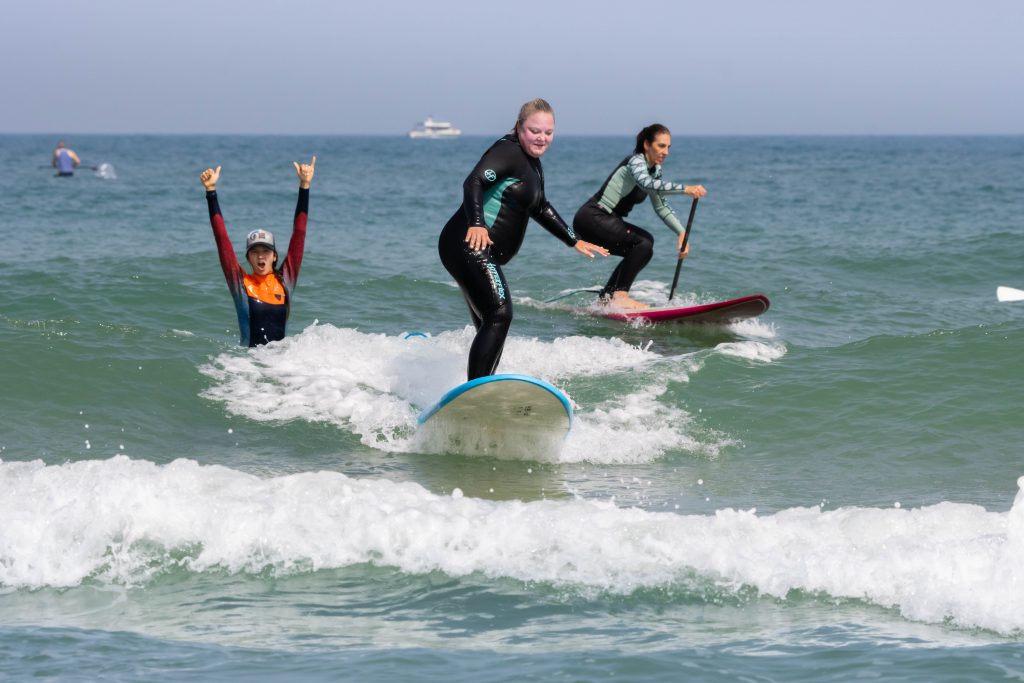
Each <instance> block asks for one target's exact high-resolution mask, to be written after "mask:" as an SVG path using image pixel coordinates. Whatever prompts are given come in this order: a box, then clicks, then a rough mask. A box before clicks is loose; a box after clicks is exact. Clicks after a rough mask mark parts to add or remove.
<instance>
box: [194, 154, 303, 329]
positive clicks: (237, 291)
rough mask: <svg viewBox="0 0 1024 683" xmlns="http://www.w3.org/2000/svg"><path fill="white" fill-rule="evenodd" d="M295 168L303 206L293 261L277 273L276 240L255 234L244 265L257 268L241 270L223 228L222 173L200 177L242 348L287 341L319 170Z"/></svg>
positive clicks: (248, 244)
mask: <svg viewBox="0 0 1024 683" xmlns="http://www.w3.org/2000/svg"><path fill="white" fill-rule="evenodd" d="M293 163H294V164H295V172H296V173H297V174H298V176H299V201H298V203H297V204H296V206H295V219H294V221H293V223H292V237H291V240H290V241H289V242H288V255H287V256H286V257H285V259H284V265H283V266H282V267H281V268H278V267H277V264H278V256H277V246H276V244H275V242H274V235H273V234H272V233H270V232H268V231H266V230H253V231H252V232H250V233H249V234H248V235H247V236H246V240H245V260H246V261H248V262H249V265H250V266H252V273H251V274H250V273H247V272H246V271H245V270H244V269H243V268H242V266H241V265H239V263H238V259H237V258H236V257H235V250H234V248H233V247H232V246H231V240H229V239H228V232H227V229H226V228H225V227H224V217H223V216H221V213H220V204H219V203H218V202H217V181H218V180H219V179H220V169H221V167H220V166H218V167H217V170H216V171H215V170H213V169H212V168H208V169H206V170H205V171H203V172H202V173H200V174H199V180H200V181H201V182H202V183H203V187H205V188H206V205H207V207H208V208H209V210H210V225H211V226H213V238H214V239H215V240H216V241H217V253H218V255H219V256H220V267H221V269H222V270H223V271H224V278H225V279H226V280H227V282H228V289H229V290H230V291H231V297H232V298H233V299H234V300H235V312H236V313H238V328H239V331H240V332H241V338H240V340H239V343H241V344H242V345H243V346H250V347H252V346H259V345H261V344H266V343H268V342H272V341H280V340H281V339H284V335H285V324H286V323H287V322H288V313H289V312H290V310H291V303H292V292H293V291H294V290H295V283H296V281H297V280H298V279H299V267H300V266H301V265H302V252H303V249H304V248H305V245H306V218H307V215H308V214H309V184H310V182H312V180H313V172H314V171H315V170H316V157H313V160H312V162H310V163H308V164H301V165H300V164H299V163H298V162H293Z"/></svg>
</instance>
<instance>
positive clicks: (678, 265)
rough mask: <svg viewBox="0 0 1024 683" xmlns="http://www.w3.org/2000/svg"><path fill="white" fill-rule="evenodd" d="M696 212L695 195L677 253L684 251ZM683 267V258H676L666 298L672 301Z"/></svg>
mask: <svg viewBox="0 0 1024 683" xmlns="http://www.w3.org/2000/svg"><path fill="white" fill-rule="evenodd" d="M695 213H697V197H694V198H693V203H692V204H690V217H689V218H687V219H686V234H685V235H683V244H682V246H681V247H680V248H679V253H680V254H682V253H683V252H684V251H686V245H687V243H689V241H690V228H692V227H693V214H695ZM682 267H683V259H681V258H680V259H677V260H676V274H675V276H674V277H673V278H672V289H670V290H669V292H668V300H669V301H672V297H673V296H675V293H676V285H677V284H678V283H679V269H680V268H682Z"/></svg>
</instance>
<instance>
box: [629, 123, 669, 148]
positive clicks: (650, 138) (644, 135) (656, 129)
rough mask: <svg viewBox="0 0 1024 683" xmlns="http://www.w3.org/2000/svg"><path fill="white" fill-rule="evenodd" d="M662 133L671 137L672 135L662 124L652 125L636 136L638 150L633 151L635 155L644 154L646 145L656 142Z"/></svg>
mask: <svg viewBox="0 0 1024 683" xmlns="http://www.w3.org/2000/svg"><path fill="white" fill-rule="evenodd" d="M662 133H668V134H669V135H671V134H672V133H671V132H669V129H668V128H666V127H665V126H663V125H661V124H660V123H652V124H651V125H649V126H647V127H646V128H644V129H643V130H641V131H640V132H639V133H637V134H636V148H634V149H633V154H643V153H644V143H645V142H646V143H651V142H654V138H656V137H658V136H659V135H661V134H662Z"/></svg>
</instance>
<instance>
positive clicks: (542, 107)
mask: <svg viewBox="0 0 1024 683" xmlns="http://www.w3.org/2000/svg"><path fill="white" fill-rule="evenodd" d="M539 111H542V112H544V113H545V114H551V116H552V117H554V115H555V110H554V109H552V108H551V105H550V104H548V101H547V100H542V99H541V98H539V97H538V98H537V99H535V100H530V101H529V102H527V103H526V104H524V105H523V106H521V107H519V118H518V119H516V125H515V126H514V127H513V128H512V131H513V132H516V131H518V130H519V126H521V125H523V122H524V121H526V119H528V118H530V116H531V115H533V114H536V113H537V112H539Z"/></svg>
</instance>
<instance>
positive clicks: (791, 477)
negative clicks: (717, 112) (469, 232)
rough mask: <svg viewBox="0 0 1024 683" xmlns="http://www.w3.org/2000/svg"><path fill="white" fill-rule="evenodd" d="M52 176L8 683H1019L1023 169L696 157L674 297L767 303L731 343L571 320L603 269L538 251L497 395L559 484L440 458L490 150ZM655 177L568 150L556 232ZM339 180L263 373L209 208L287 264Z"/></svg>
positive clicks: (18, 375)
mask: <svg viewBox="0 0 1024 683" xmlns="http://www.w3.org/2000/svg"><path fill="white" fill-rule="evenodd" d="M495 137H497V135H496V136H495ZM54 141H55V138H54V139H51V138H50V137H44V136H0V150H2V158H3V159H4V160H5V162H6V163H5V164H4V165H3V167H4V170H3V171H2V173H0V217H2V222H0V234H2V236H3V244H4V247H5V250H6V256H7V258H6V267H5V268H4V269H3V271H2V272H0V284H2V286H3V291H4V298H3V304H2V305H0V344H2V348H3V349H4V359H5V363H4V364H3V366H2V367H3V370H2V378H3V380H4V386H5V392H4V394H3V397H2V398H0V415H2V416H3V419H2V427H0V520H2V523H0V678H2V677H4V676H6V677H10V678H12V679H15V680H19V679H27V678H30V677H34V678H43V679H46V678H50V679H55V680H94V679H96V678H101V677H106V678H111V679H117V680H154V679H157V680H197V679H199V680H247V681H248V680H294V679H296V678H301V679H304V680H338V679H346V678H348V679H358V680H380V681H388V680H400V679H408V680H439V681H440V680H444V681H471V680H472V681H476V680H499V681H500V680H508V681H513V680H523V679H542V678H543V679H546V680H573V681H575V680H596V679H601V680H621V681H639V680H651V681H662V680H672V679H681V678H684V677H685V678H687V679H692V680H707V681H734V680H756V681H801V680H807V681H823V680H824V681H844V680H849V679H852V678H859V677H878V678H883V679H890V680H892V679H898V680H908V681H942V680H948V681H955V680H968V679H970V680H1007V679H1009V680H1020V679H1024V659H1022V654H1024V650H1022V648H1021V636H1022V629H1024V589H1022V586H1024V495H1020V496H1019V488H1020V486H1021V485H1022V484H1024V481H1021V482H1019V481H1018V478H1020V477H1022V476H1024V464H1022V459H1021V452H1020V448H1021V446H1020V445H1021V442H1022V438H1021V437H1022V434H1024V429H1022V420H1021V414H1022V403H1021V398H1020V396H1021V392H1020V387H1021V386H1022V384H1024V364H1022V363H1020V362H1019V353H1020V350H1021V348H1022V347H1024V304H1010V303H999V302H997V301H996V298H995V288H996V286H997V285H1009V286H1012V287H1018V288H1024V272H1022V268H1021V263H1022V256H1024V248H1022V240H1021V234H1022V228H1024V225H1022V219H1021V216H1020V208H1021V207H1022V206H1024V186H1022V185H1021V182H1020V179H1021V178H1022V177H1024V138H1021V137H975V138H955V137H950V138H927V137H920V138H918V137H896V138H883V137H879V138H813V137H812V138H800V137H781V138H759V137H749V138H743V137H738V138H686V137H677V138H676V139H675V140H674V146H673V151H672V155H671V156H670V157H669V159H668V161H667V162H666V166H665V168H666V177H667V178H669V179H673V180H680V181H685V182H700V183H703V184H704V185H705V186H706V187H707V188H708V191H709V194H708V197H707V198H706V200H702V201H701V203H700V206H699V208H698V211H697V214H696V220H695V222H694V232H693V237H692V248H691V249H692V251H691V257H690V258H689V259H688V260H687V261H686V263H685V265H684V266H683V269H682V276H681V279H680V286H679V293H678V294H677V297H678V296H679V295H681V296H682V300H683V301H685V302H693V303H702V302H708V301H713V300H717V299H723V298H730V297H734V296H741V295H745V294H752V293H764V294H766V295H767V296H768V297H770V299H771V301H772V307H771V309H770V310H769V311H768V312H767V313H766V314H765V315H763V316H762V317H760V318H758V319H757V320H753V321H746V322H743V323H738V324H735V325H731V326H725V327H687V326H656V327H629V326H625V325H623V324H621V323H616V322H611V321H605V320H602V319H598V318H594V317H591V316H589V315H586V314H585V312H583V310H582V309H584V308H585V307H586V306H587V305H588V304H589V301H588V300H587V299H586V298H585V297H584V296H577V297H576V298H572V297H570V298H568V299H564V300H562V301H559V302H557V303H555V304H545V303H544V301H545V300H547V299H550V298H552V297H554V296H556V295H558V294H559V293H560V292H562V291H564V290H567V289H572V288H578V287H588V286H594V285H599V284H600V283H602V282H603V281H604V279H605V278H606V277H607V275H608V273H609V272H610V270H611V268H612V266H613V263H612V262H611V261H610V260H594V261H591V260H589V259H585V258H583V257H581V256H580V255H578V254H576V253H575V252H574V251H572V250H570V249H567V248H565V247H564V246H563V245H562V244H561V243H559V242H558V241H557V240H554V239H552V238H551V237H550V235H548V234H547V233H546V232H545V231H544V230H542V229H540V228H539V227H538V226H535V225H534V226H531V228H530V232H529V234H528V236H527V240H526V243H525V245H524V247H523V250H522V251H521V252H520V255H519V256H518V257H517V258H516V259H515V260H514V261H513V262H512V263H511V264H510V265H509V266H508V267H507V268H506V275H507V277H508V279H509V282H510V284H511V287H512V289H513V295H514V297H515V299H514V300H515V306H516V318H515V321H514V322H513V327H512V334H511V337H510V339H509V342H508V344H507V347H506V351H505V354H504V356H503V360H502V366H501V370H502V371H503V372H520V373H524V374H529V375H534V376H538V377H541V378H543V379H545V380H547V381H549V382H551V383H553V384H555V385H557V386H558V387H560V388H561V389H563V390H564V391H565V392H566V393H567V394H568V396H569V397H570V399H571V400H572V402H573V404H574V407H575V411H576V420H575V424H574V427H573V431H572V433H571V434H570V435H569V438H568V439H567V441H566V443H565V446H564V448H563V451H562V453H561V456H560V461H559V462H557V463H554V464H551V463H543V462H536V461H531V460H496V459H495V460H492V459H487V458H473V457H454V456H444V455H430V454H423V453H418V452H417V441H416V435H415V424H416V416H417V414H418V413H419V411H420V410H422V409H423V408H425V407H428V406H429V405H430V404H431V403H432V402H433V401H434V400H436V399H437V398H438V397H439V396H440V395H441V394H442V393H443V392H444V391H446V390H447V389H449V388H451V387H452V386H454V385H455V384H457V383H459V382H460V381H461V380H462V379H463V375H464V372H465V358H466V353H467V350H468V346H469V343H470V341H471V338H472V334H471V332H470V330H469V328H468V323H469V319H468V314H467V312H466V310H465V306H464V304H463V302H462V298H461V296H460V294H459V293H458V290H457V289H456V288H454V286H453V283H452V282H451V281H450V279H449V278H448V276H447V274H446V273H445V271H444V270H443V268H442V267H441V265H440V263H439V261H438V258H437V253H436V240H437V235H438V232H439V230H440V228H441V226H442V225H443V224H444V222H445V221H446V220H447V218H448V216H449V215H450V214H451V213H452V211H454V209H455V208H456V207H457V206H458V204H459V202H460V198H461V183H462V180H463V178H464V176H465V174H466V173H467V172H468V170H469V169H470V168H471V167H472V165H473V164H474V163H475V162H476V160H477V158H478V157H479V155H480V154H481V153H482V152H483V150H484V149H485V148H486V147H487V146H488V145H489V144H490V142H491V139H490V138H473V137H469V138H463V139H460V140H456V141H444V142H437V141H410V140H407V139H404V138H397V137H394V138H389V137H379V138H375V137H244V136H238V137H145V136H135V137H106V136H83V137H80V138H78V139H69V140H68V142H69V145H70V146H71V147H72V148H74V149H75V150H76V151H77V152H78V153H79V155H80V156H81V157H82V159H83V161H84V162H85V163H86V164H89V165H98V164H99V163H104V162H105V163H109V164H111V165H112V167H113V168H114V169H116V178H110V177H107V178H104V177H99V176H97V175H96V174H93V173H91V172H88V171H83V172H80V173H79V174H77V175H76V176H75V177H74V178H71V179H58V178H54V177H52V176H51V175H50V172H49V171H48V170H46V169H44V168H42V166H43V165H45V164H46V163H47V161H48V158H49V157H48V155H49V153H50V149H51V147H52V144H53V142H54ZM629 148H630V144H629V140H628V139H626V138H621V139H620V138H581V137H575V138H574V137H560V138H558V139H556V141H555V143H554V145H553V147H552V149H551V150H550V151H549V152H548V154H547V155H546V156H545V157H544V164H545V171H546V176H547V183H548V186H547V190H548V196H549V198H550V199H551V200H552V203H553V204H554V205H555V206H556V208H558V209H559V211H560V212H561V213H562V214H563V215H564V216H571V215H572V214H573V213H574V212H575V209H576V207H577V206H578V205H579V204H580V203H581V202H582V201H583V200H584V199H585V198H587V197H588V196H589V195H590V194H592V193H593V192H594V190H595V189H596V188H597V187H598V186H599V185H600V183H601V182H602V181H603V180H604V178H605V177H606V175H607V173H608V172H610V170H611V168H612V167H613V166H614V164H615V163H617V162H618V160H619V159H621V158H622V157H623V156H624V155H625V154H626V153H627V152H628V151H629ZM312 154H316V155H317V156H318V163H317V174H316V178H315V179H314V181H313V187H312V192H311V204H310V223H309V236H308V239H307V250H306V258H305V261H304V264H303V268H302V273H301V277H300V280H299V287H298V290H297V294H296V298H295V303H294V306H293V309H292V317H291V320H290V323H289V331H290V336H289V338H288V339H287V340H285V341H284V342H281V343H278V344H273V345H270V346H268V347H265V348H261V349H258V350H254V351H249V350H246V349H242V348H239V347H238V346H237V345H236V342H237V338H238V332H237V327H236V322H235V320H234V312H233V307H232V304H231V302H230V298H229V296H228V292H227V288H226V287H225V285H224V282H223V277H222V275H221V273H220V269H219V266H218V264H217V259H216V254H215V251H214V248H213V240H212V237H211V234H210V228H209V222H208V219H207V215H206V205H205V201H204V199H203V191H202V188H201V186H200V184H199V181H198V174H199V172H200V171H201V170H202V169H203V168H205V167H206V166H209V165H217V164H222V165H223V167H224V170H223V174H222V178H221V183H220V186H219V194H220V197H221V206H222V209H223V211H224V215H225V219H226V221H227V225H228V229H229V232H230V234H231V236H232V239H233V240H234V241H235V243H236V245H237V244H240V243H241V240H242V239H243V236H244V234H245V232H246V231H248V230H250V229H253V228H256V227H262V228H267V229H270V230H273V231H275V232H276V233H277V235H278V239H279V240H285V239H286V235H287V234H288V231H289V229H290V225H291V216H292V212H293V210H294V203H295V193H296V186H297V182H296V179H295V175H294V170H293V168H292V165H291V162H292V161H293V160H298V161H303V160H308V158H309V157H310V156H311V155H312ZM674 206H675V207H676V209H677V212H678V213H680V214H682V215H683V216H684V217H685V215H686V211H687V208H688V201H687V200H679V199H677V200H676V201H675V202H674ZM633 217H634V218H635V219H636V220H637V221H638V222H639V223H640V224H642V225H645V226H647V227H649V228H650V229H651V230H652V232H654V234H655V235H656V237H657V238H658V240H659V241H658V244H657V246H656V254H655V257H654V260H653V261H652V262H651V264H650V265H649V266H648V268H647V269H646V270H645V271H644V272H643V273H642V274H641V276H640V281H639V283H638V285H637V287H636V288H635V289H634V293H635V295H636V296H637V297H638V298H641V299H646V300H648V301H650V302H652V303H663V302H664V301H665V300H666V297H667V293H668V286H669V283H670V281H671V277H672V273H673V270H674V265H675V264H674V261H673V257H672V253H671V248H670V245H671V244H672V236H671V234H670V233H669V232H668V231H667V230H665V229H664V228H662V227H661V226H660V225H659V223H658V220H657V218H656V217H655V216H654V214H653V212H652V211H651V210H650V208H649V207H646V206H645V207H641V208H639V209H638V210H637V211H636V212H635V213H634V215H633ZM412 330H418V331H423V332H425V333H427V334H428V335H429V336H428V337H427V338H414V339H410V340H404V339H403V336H404V333H406V332H408V331H412ZM1018 497H1019V499H1018Z"/></svg>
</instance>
